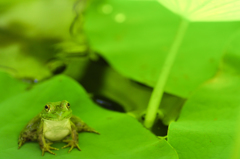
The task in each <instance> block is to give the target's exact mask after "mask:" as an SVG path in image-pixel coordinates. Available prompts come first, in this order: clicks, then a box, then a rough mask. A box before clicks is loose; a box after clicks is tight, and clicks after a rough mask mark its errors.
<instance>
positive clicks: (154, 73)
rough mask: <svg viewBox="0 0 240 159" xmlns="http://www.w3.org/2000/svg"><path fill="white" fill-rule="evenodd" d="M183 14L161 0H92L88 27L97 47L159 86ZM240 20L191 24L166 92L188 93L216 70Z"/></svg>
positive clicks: (127, 72) (131, 72)
mask: <svg viewBox="0 0 240 159" xmlns="http://www.w3.org/2000/svg"><path fill="white" fill-rule="evenodd" d="M180 19H181V18H180V17H179V16H178V15H175V14H173V13H172V12H171V11H169V10H167V9H166V8H164V7H163V6H161V5H160V3H159V2H157V1H119V0H104V1H101V2H99V1H94V2H93V3H91V5H90V6H89V8H88V10H87V12H86V23H85V31H86V33H87V35H88V37H89V41H90V44H91V46H92V47H93V49H95V50H96V51H97V52H99V53H100V54H101V55H103V56H104V57H105V58H106V59H107V60H108V61H109V63H110V64H111V65H112V66H113V67H114V68H115V69H116V70H117V71H119V72H120V73H122V74H123V75H125V76H127V77H130V78H131V79H134V80H137V81H139V82H142V83H145V84H147V85H149V86H155V83H156V81H157V79H158V76H159V73H160V70H161V69H162V64H163V62H164V60H165V57H166V56H167V53H168V51H169V48H170V46H171V44H172V43H173V40H174V36H175V34H176V31H177V28H178V25H179V22H180ZM239 26H240V23H239V22H229V23H225V22H218V23H216V22H215V23H214V22H212V23H204V22H197V23H190V24H189V27H188V30H187V31H186V34H185V37H184V40H183V42H182V45H181V47H180V49H179V53H178V56H177V59H176V61H175V63H174V66H173V68H172V70H171V73H170V76H169V79H168V81H167V84H166V87H165V91H166V92H168V93H172V94H175V95H178V96H181V97H188V96H189V95H190V94H191V93H192V91H193V90H194V89H196V88H197V87H198V86H199V85H200V84H201V83H203V82H205V81H206V80H208V79H209V78H211V77H212V76H214V74H215V73H216V71H217V68H218V63H219V61H220V59H221V56H222V50H223V48H224V46H225V45H226V44H227V42H228V40H229V38H230V37H231V35H232V34H234V33H235V32H236V31H237V30H238V29H239Z"/></svg>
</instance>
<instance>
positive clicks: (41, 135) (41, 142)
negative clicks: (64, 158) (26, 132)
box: [38, 121, 58, 156]
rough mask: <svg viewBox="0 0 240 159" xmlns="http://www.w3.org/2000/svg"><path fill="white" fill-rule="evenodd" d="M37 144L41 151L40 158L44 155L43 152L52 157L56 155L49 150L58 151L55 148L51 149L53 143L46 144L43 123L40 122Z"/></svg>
mask: <svg viewBox="0 0 240 159" xmlns="http://www.w3.org/2000/svg"><path fill="white" fill-rule="evenodd" d="M38 142H39V145H40V148H41V150H42V156H43V155H44V153H45V152H49V153H51V154H53V155H56V154H55V153H54V152H52V151H51V150H58V149H57V148H55V147H51V146H50V145H52V144H53V143H51V142H47V140H46V139H45V138H44V132H43V121H41V123H40V126H39V128H38Z"/></svg>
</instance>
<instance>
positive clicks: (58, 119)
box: [43, 113, 72, 121]
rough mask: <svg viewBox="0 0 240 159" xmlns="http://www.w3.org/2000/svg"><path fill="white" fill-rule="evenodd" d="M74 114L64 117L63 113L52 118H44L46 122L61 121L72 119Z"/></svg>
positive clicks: (55, 114) (53, 115)
mask: <svg viewBox="0 0 240 159" xmlns="http://www.w3.org/2000/svg"><path fill="white" fill-rule="evenodd" d="M71 116H72V114H69V115H66V116H62V113H54V114H52V115H51V116H47V117H43V119H45V120H53V121H61V120H64V119H70V118H71Z"/></svg>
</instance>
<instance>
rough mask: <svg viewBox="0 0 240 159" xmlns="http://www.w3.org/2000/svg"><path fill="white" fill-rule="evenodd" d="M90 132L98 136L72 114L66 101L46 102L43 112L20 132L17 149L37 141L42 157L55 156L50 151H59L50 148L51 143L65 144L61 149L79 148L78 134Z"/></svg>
mask: <svg viewBox="0 0 240 159" xmlns="http://www.w3.org/2000/svg"><path fill="white" fill-rule="evenodd" d="M80 132H90V133H95V134H99V132H97V131H96V130H94V129H93V128H91V127H89V126H88V125H87V124H86V123H85V122H84V121H82V120H81V119H80V118H79V117H77V116H75V115H73V114H72V109H71V108H70V103H69V102H68V101H67V100H63V101H58V102H48V103H47V104H46V105H44V108H43V110H42V111H41V112H40V113H39V114H38V115H37V116H35V117H34V118H33V119H32V120H30V121H29V122H28V123H27V125H26V126H25V127H24V128H23V130H22V131H21V132H20V135H19V138H18V149H19V148H20V147H22V145H23V144H25V143H26V142H28V141H38V143H39V145H40V148H41V151H42V156H43V155H44V153H45V152H49V153H51V154H53V155H56V154H55V153H54V152H53V151H52V150H59V149H58V148H55V147H52V146H51V145H52V144H53V142H58V141H62V142H66V143H67V144H66V145H65V146H63V147H62V148H67V147H70V149H69V151H68V153H69V152H71V151H72V150H73V148H77V149H78V150H79V151H81V149H80V147H79V144H78V143H79V139H78V133H80Z"/></svg>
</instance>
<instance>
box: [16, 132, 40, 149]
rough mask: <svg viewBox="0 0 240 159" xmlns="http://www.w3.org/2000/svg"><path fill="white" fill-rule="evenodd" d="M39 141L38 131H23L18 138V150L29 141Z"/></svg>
mask: <svg viewBox="0 0 240 159" xmlns="http://www.w3.org/2000/svg"><path fill="white" fill-rule="evenodd" d="M36 140H37V133H36V131H29V130H26V131H22V132H21V134H20V135H19V138H18V149H19V148H20V147H21V146H22V145H23V144H24V143H25V142H28V141H36Z"/></svg>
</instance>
